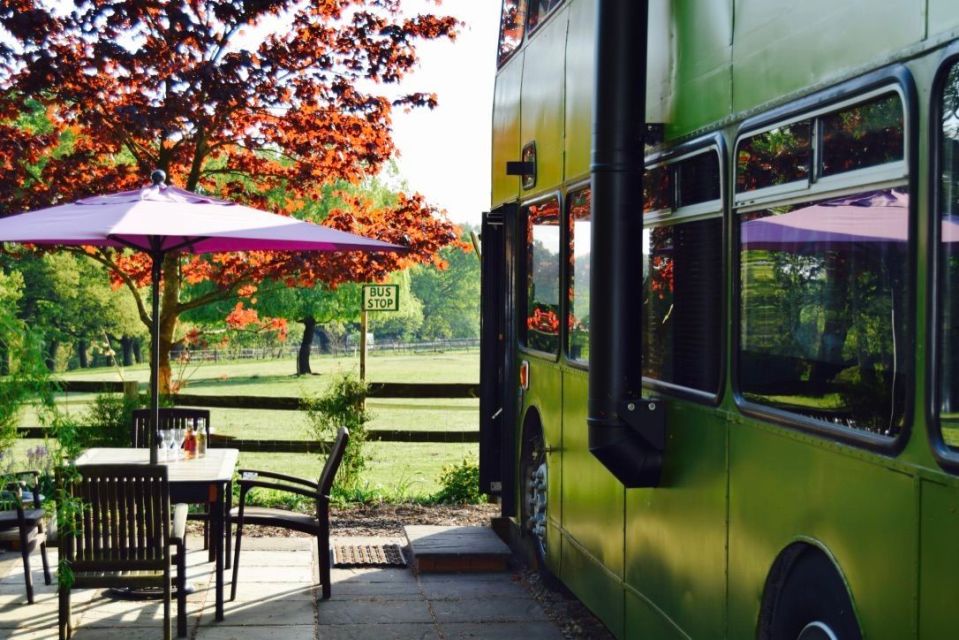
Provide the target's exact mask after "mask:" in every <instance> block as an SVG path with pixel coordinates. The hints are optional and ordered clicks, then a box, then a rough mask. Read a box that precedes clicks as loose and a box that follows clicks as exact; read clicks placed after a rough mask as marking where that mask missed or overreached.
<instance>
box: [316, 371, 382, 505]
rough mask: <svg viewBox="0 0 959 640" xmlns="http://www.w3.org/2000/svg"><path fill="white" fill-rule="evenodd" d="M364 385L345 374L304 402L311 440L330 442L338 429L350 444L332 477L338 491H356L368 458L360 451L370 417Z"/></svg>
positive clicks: (363, 443)
mask: <svg viewBox="0 0 959 640" xmlns="http://www.w3.org/2000/svg"><path fill="white" fill-rule="evenodd" d="M368 391H369V388H368V387H367V385H366V383H365V382H363V381H361V380H359V379H357V378H356V377H354V376H352V375H349V374H345V375H342V376H338V377H336V378H334V380H333V383H332V384H331V385H330V387H329V388H328V389H327V390H326V391H325V392H324V393H323V394H322V395H320V396H316V397H309V398H307V399H306V402H305V404H306V416H307V419H308V420H309V429H310V432H311V433H312V435H313V437H315V438H316V439H317V440H319V441H321V442H332V441H333V440H334V439H335V438H336V432H337V431H338V430H339V428H340V427H346V428H347V429H349V431H350V441H349V444H347V447H346V452H345V453H344V454H343V461H342V462H341V463H340V469H339V471H338V472H337V474H336V484H337V486H338V487H339V488H340V489H352V488H354V487H356V485H357V483H358V481H359V479H360V472H361V471H363V469H365V468H366V463H367V460H368V456H367V455H366V453H364V451H363V448H364V445H365V443H366V438H367V431H366V423H368V422H369V421H370V417H371V416H370V414H369V413H368V412H367V410H366V395H367V393H368Z"/></svg>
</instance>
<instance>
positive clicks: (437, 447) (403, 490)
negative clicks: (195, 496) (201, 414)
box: [14, 351, 479, 497]
mask: <svg viewBox="0 0 959 640" xmlns="http://www.w3.org/2000/svg"><path fill="white" fill-rule="evenodd" d="M312 365H313V370H314V372H316V373H317V374H318V375H312V376H302V377H297V376H294V375H292V374H291V372H292V371H293V370H294V369H295V363H294V361H293V360H292V359H285V360H257V361H249V360H245V361H238V362H228V363H224V362H220V363H206V364H202V365H199V366H196V367H193V368H192V369H191V370H190V371H188V372H186V373H187V374H188V377H187V386H186V390H187V392H188V393H192V394H197V395H216V394H224V395H251V396H297V397H299V396H304V395H316V394H318V393H321V392H322V391H323V390H324V389H325V388H326V385H327V384H328V383H329V381H330V380H331V379H332V377H333V376H334V375H335V374H337V373H342V372H347V371H352V372H354V373H355V370H356V368H357V367H356V365H357V363H356V360H355V359H352V358H333V357H314V358H313V360H312ZM62 377H63V378H64V379H68V380H138V381H140V382H143V383H146V381H147V378H148V373H147V370H146V369H145V368H144V367H142V366H138V367H130V368H126V369H124V370H123V371H122V374H121V372H119V371H117V370H116V369H87V370H84V371H74V372H69V373H66V374H64V375H63V376H62ZM367 379H368V380H370V381H373V382H462V383H476V382H477V381H478V380H479V354H478V352H476V351H472V352H457V353H425V354H400V355H392V354H383V355H380V354H377V355H373V356H371V357H370V359H369V360H368V363H367ZM143 390H144V391H145V388H144V389H143ZM94 397H95V394H91V393H70V394H60V396H59V397H58V400H57V404H58V407H59V408H60V410H61V411H64V412H66V413H68V414H70V415H72V416H75V417H79V416H83V415H84V414H85V413H86V411H87V410H88V408H89V406H90V403H91V402H92V401H93V399H94ZM367 406H368V408H369V410H370V412H371V413H372V414H373V420H372V422H371V423H370V424H369V428H370V429H404V430H414V431H415V430H419V431H428V430H463V431H469V430H474V431H475V430H476V429H478V420H479V417H478V414H479V401H478V400H476V399H469V398H463V399H459V398H457V399H393V398H382V399H372V400H369V401H368V404H367ZM210 413H211V416H210V421H211V424H212V425H213V427H214V430H215V431H216V432H217V433H221V434H225V435H231V436H235V437H239V438H251V439H252V438H255V439H275V440H301V439H309V438H310V435H309V428H308V421H307V418H306V415H305V414H304V413H301V412H298V411H260V410H249V409H211V410H210ZM20 422H21V424H23V425H25V426H35V425H37V424H39V418H38V416H37V415H36V412H35V410H34V409H33V408H30V407H28V408H27V409H26V410H25V411H24V413H23V416H22V418H21V421H20ZM40 442H41V441H30V440H23V441H21V442H19V443H18V444H17V446H16V447H15V448H14V458H15V459H22V456H23V455H24V452H25V451H26V448H27V447H28V446H35V445H36V444H39V443H40ZM367 447H368V450H367V451H368V454H369V456H370V462H369V466H368V469H367V471H366V472H365V474H364V475H365V477H364V483H365V484H366V485H368V486H370V487H381V488H383V489H384V491H385V493H387V494H388V495H392V496H394V497H398V496H403V495H407V496H417V497H422V496H425V495H429V494H430V493H433V492H434V491H435V490H436V489H437V488H438V485H437V482H436V481H437V477H438V476H439V473H440V471H441V470H442V468H443V467H444V466H445V465H448V464H452V463H456V462H460V461H461V460H463V459H464V458H466V457H469V458H473V459H475V458H476V457H477V455H478V448H477V445H476V444H432V443H424V444H420V443H399V442H374V443H369V444H368V445H367ZM240 465H241V466H242V467H253V468H260V469H266V470H272V471H282V472H284V473H292V474H293V475H299V476H302V477H307V478H316V477H318V476H319V472H320V468H321V466H322V458H321V457H320V456H318V455H312V454H295V453H253V452H242V453H241V454H240Z"/></svg>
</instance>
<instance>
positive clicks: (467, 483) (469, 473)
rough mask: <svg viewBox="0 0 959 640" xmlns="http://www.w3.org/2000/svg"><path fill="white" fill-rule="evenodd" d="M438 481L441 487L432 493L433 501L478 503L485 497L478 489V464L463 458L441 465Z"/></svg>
mask: <svg viewBox="0 0 959 640" xmlns="http://www.w3.org/2000/svg"><path fill="white" fill-rule="evenodd" d="M439 482H440V485H442V487H441V488H440V490H439V491H437V492H436V493H435V494H434V495H433V501H434V502H439V503H443V504H478V503H480V502H483V501H484V500H485V499H486V495H485V494H484V493H482V492H481V491H480V488H479V487H480V484H479V465H478V464H477V463H476V461H475V460H470V459H469V458H464V459H463V461H462V462H461V463H459V464H452V465H447V466H445V467H443V471H442V472H440V477H439Z"/></svg>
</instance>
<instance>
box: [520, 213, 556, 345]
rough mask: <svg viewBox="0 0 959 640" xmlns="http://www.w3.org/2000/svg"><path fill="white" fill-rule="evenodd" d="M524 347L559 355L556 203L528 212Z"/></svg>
mask: <svg viewBox="0 0 959 640" xmlns="http://www.w3.org/2000/svg"><path fill="white" fill-rule="evenodd" d="M526 219H527V236H526V237H527V246H526V323H525V325H524V329H525V337H526V341H525V342H526V346H527V347H529V348H530V349H536V350H538V351H546V352H548V353H558V352H559V319H560V315H559V313H560V311H559V264H560V263H559V260H560V257H559V256H560V238H559V200H557V199H556V198H552V199H550V200H547V201H546V202H543V203H540V204H535V205H532V206H530V207H529V209H527V218H526Z"/></svg>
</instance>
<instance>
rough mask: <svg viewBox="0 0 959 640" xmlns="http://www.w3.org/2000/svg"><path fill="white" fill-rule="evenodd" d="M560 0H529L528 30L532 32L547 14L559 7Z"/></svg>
mask: <svg viewBox="0 0 959 640" xmlns="http://www.w3.org/2000/svg"><path fill="white" fill-rule="evenodd" d="M560 2H561V0H531V2H530V10H529V30H530V31H532V30H534V29H535V28H536V27H538V26H539V25H540V23H541V22H543V20H545V19H546V16H547V15H549V12H550V11H552V10H553V9H555V8H556V7H557V6H559V3H560Z"/></svg>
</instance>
